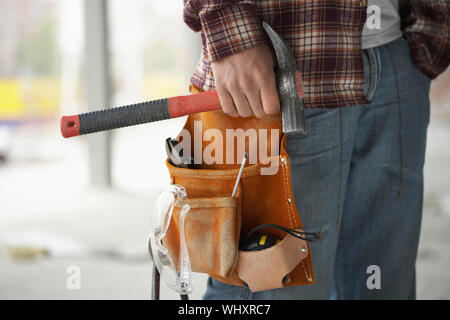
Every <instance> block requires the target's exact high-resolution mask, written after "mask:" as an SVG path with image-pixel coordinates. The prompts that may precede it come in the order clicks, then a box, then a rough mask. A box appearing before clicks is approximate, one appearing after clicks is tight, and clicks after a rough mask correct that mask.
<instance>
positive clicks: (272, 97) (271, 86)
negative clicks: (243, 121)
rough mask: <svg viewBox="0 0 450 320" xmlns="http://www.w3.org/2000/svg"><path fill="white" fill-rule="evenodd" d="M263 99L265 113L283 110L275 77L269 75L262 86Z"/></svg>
mask: <svg viewBox="0 0 450 320" xmlns="http://www.w3.org/2000/svg"><path fill="white" fill-rule="evenodd" d="M261 100H262V105H263V110H264V113H266V114H271V115H273V114H279V113H280V111H281V107H280V99H279V97H278V92H277V87H276V81H275V77H267V78H266V82H265V83H264V85H262V86H261Z"/></svg>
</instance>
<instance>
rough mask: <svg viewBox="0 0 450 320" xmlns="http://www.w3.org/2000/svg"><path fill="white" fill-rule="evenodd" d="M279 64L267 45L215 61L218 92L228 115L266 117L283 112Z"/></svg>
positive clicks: (213, 67) (214, 67)
mask: <svg viewBox="0 0 450 320" xmlns="http://www.w3.org/2000/svg"><path fill="white" fill-rule="evenodd" d="M275 61H276V60H275V58H274V54H273V52H272V50H271V49H270V48H269V47H268V46H267V45H263V46H259V47H256V48H252V49H248V50H245V51H242V52H240V53H238V54H234V55H231V56H228V57H226V58H223V59H220V60H217V61H214V62H212V64H211V67H212V71H213V74H214V79H215V84H216V90H217V93H218V94H219V98H220V103H221V105H222V109H223V111H224V112H225V113H226V114H228V115H230V116H233V117H239V116H240V117H244V118H246V117H250V116H253V115H255V116H256V117H258V118H263V117H264V116H265V115H268V114H278V113H279V112H280V101H279V99H278V93H277V88H276V81H275V71H274V67H275Z"/></svg>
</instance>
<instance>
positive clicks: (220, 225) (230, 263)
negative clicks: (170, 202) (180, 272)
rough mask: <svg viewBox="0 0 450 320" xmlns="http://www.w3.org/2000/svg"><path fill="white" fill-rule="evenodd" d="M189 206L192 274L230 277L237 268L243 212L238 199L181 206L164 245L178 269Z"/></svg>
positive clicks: (200, 200) (192, 201) (198, 201)
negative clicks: (183, 211) (182, 219)
mask: <svg viewBox="0 0 450 320" xmlns="http://www.w3.org/2000/svg"><path fill="white" fill-rule="evenodd" d="M185 204H188V205H189V206H190V208H191V209H190V211H189V213H188V215H187V216H186V220H185V224H184V230H185V237H186V242H187V248H188V252H189V257H190V263H191V269H192V271H193V272H200V273H207V274H210V275H212V276H216V277H227V276H228V275H230V274H231V272H232V271H233V269H234V268H235V266H236V264H237V259H238V247H239V233H240V216H239V215H240V210H239V199H238V198H231V197H216V198H194V199H185V200H181V201H179V202H178V204H177V206H176V207H175V208H174V212H173V215H172V222H171V224H170V226H169V230H168V233H167V236H166V238H165V239H164V241H163V242H164V245H165V246H166V248H168V249H169V253H170V255H171V258H172V261H173V262H174V264H175V265H176V266H177V265H178V253H179V251H180V238H179V235H180V232H179V230H180V211H181V208H182V207H183V206H184V205H185Z"/></svg>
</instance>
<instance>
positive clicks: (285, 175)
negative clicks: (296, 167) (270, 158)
mask: <svg viewBox="0 0 450 320" xmlns="http://www.w3.org/2000/svg"><path fill="white" fill-rule="evenodd" d="M286 163H287V162H286ZM286 165H287V164H286ZM281 171H282V172H283V177H282V178H283V185H284V192H285V194H286V195H287V196H288V197H290V194H289V186H288V183H287V178H288V177H287V173H286V171H287V169H286V167H285V166H284V165H282V169H281ZM291 200H293V199H291ZM287 209H288V216H289V223H290V224H291V225H290V227H291V228H295V218H294V216H293V214H292V206H291V204H287Z"/></svg>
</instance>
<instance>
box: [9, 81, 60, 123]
mask: <svg viewBox="0 0 450 320" xmlns="http://www.w3.org/2000/svg"><path fill="white" fill-rule="evenodd" d="M59 99H60V84H59V80H58V79H57V78H49V77H42V78H31V79H28V78H24V79H0V120H20V119H25V118H26V119H29V118H39V119H42V118H49V117H52V116H55V115H56V114H57V113H58V108H59Z"/></svg>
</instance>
